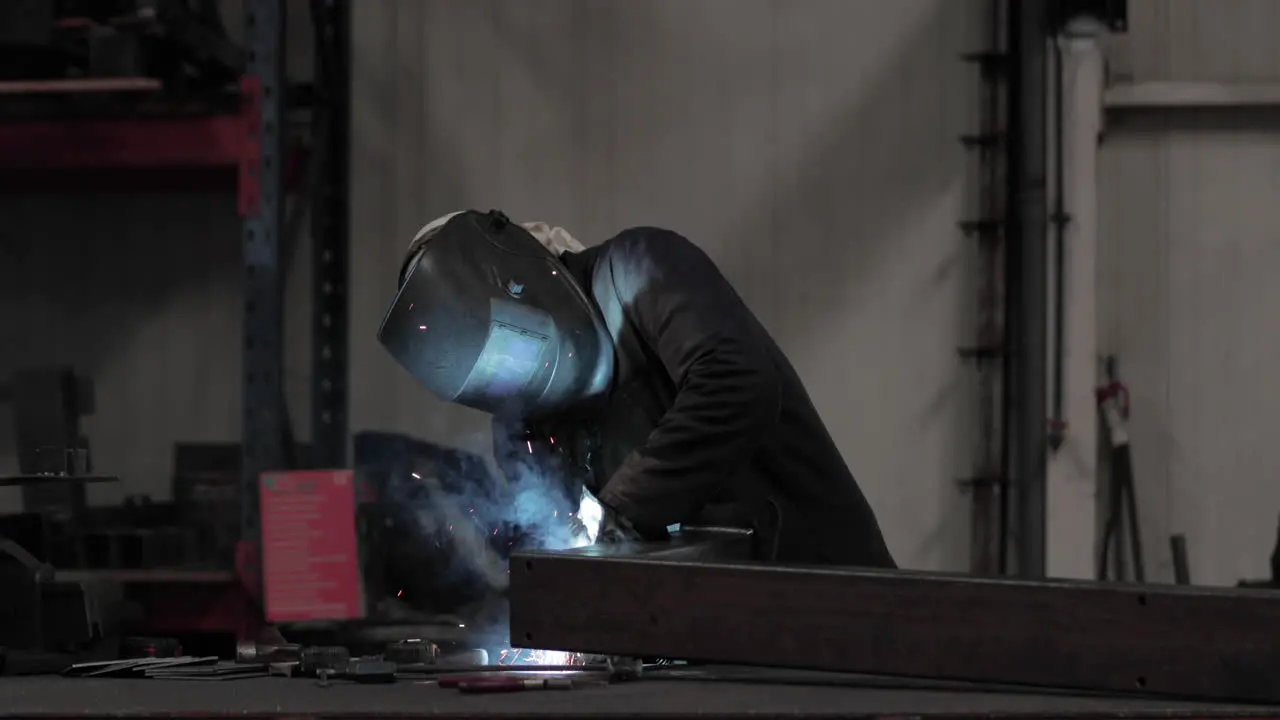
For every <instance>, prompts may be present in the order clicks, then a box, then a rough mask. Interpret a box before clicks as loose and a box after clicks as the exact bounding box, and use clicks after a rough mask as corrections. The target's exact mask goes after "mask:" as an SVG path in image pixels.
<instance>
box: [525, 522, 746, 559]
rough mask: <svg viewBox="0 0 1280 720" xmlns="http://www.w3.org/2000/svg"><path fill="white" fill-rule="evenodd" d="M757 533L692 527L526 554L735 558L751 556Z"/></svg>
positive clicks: (720, 528) (731, 529)
mask: <svg viewBox="0 0 1280 720" xmlns="http://www.w3.org/2000/svg"><path fill="white" fill-rule="evenodd" d="M754 536H755V534H754V533H753V532H752V531H750V530H746V529H743V528H729V527H689V528H684V529H682V530H679V531H677V532H674V533H672V534H671V537H670V538H668V539H666V540H660V541H655V542H632V543H621V544H596V545H587V546H585V547H580V548H573V549H570V550H544V551H537V552H536V553H535V552H530V553H522V554H521V555H520V556H524V555H537V554H544V553H545V554H549V555H557V556H558V555H562V556H565V557H595V558H620V557H633V558H634V557H642V558H648V559H651V560H687V561H699V562H732V561H739V560H742V561H745V560H751V559H752V556H753V553H754V539H755V538H754Z"/></svg>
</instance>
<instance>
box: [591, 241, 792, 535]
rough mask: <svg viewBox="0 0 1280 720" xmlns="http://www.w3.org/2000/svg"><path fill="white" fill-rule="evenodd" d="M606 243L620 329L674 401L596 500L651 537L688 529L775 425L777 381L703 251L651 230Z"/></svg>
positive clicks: (762, 344) (746, 317) (752, 322)
mask: <svg viewBox="0 0 1280 720" xmlns="http://www.w3.org/2000/svg"><path fill="white" fill-rule="evenodd" d="M614 244H615V247H614V248H611V252H610V253H609V256H608V262H609V270H610V272H611V274H612V281H613V283H614V286H615V288H616V290H617V293H618V297H619V298H620V299H621V301H622V309H623V316H624V323H625V326H626V327H628V330H629V331H630V332H634V333H635V334H636V335H637V336H638V340H640V341H641V342H642V343H643V344H644V345H645V346H646V347H647V348H648V349H649V350H650V351H651V352H650V355H651V356H652V357H656V359H657V360H658V361H659V362H660V363H661V365H662V366H663V367H664V368H665V369H666V372H667V373H668V375H669V376H670V378H671V380H672V383H673V384H674V386H675V389H676V394H675V398H674V400H673V402H672V405H671V407H670V409H669V410H668V411H667V413H666V415H664V416H663V418H662V420H661V421H660V422H659V423H658V425H657V427H656V428H655V429H654V430H653V431H652V433H650V435H649V438H648V440H647V442H645V444H644V445H643V446H642V447H640V448H638V449H637V450H635V451H634V452H632V453H631V454H630V455H629V456H628V457H627V458H626V459H625V460H624V461H623V463H622V465H621V466H620V467H619V469H618V470H617V471H616V472H615V473H614V474H613V476H612V477H611V478H610V479H609V481H608V482H607V483H606V484H605V486H604V488H602V490H601V492H600V494H599V499H600V501H601V502H602V503H604V504H605V505H607V506H609V507H611V508H613V509H614V510H615V511H617V512H618V513H619V514H620V515H622V516H623V517H624V518H626V519H627V520H629V521H630V522H631V523H632V524H633V525H634V526H635V527H636V529H637V530H640V531H641V533H642V534H650V533H654V532H655V531H657V532H660V531H661V529H664V528H666V527H667V526H668V525H671V524H673V523H678V522H685V521H687V520H688V519H689V518H690V517H691V516H692V515H693V514H694V513H696V512H697V511H698V510H700V509H701V508H702V507H703V506H704V505H705V504H707V503H708V502H709V501H710V500H712V499H713V498H715V497H716V495H717V494H718V493H720V492H721V491H722V490H723V489H725V487H726V483H729V482H731V481H732V480H733V478H735V477H736V476H738V475H739V471H740V469H741V468H742V466H743V465H744V464H746V463H747V462H749V461H750V459H751V457H752V455H753V454H754V451H755V449H756V448H757V447H758V446H759V444H760V443H761V441H763V440H764V439H765V438H767V437H769V436H770V435H771V433H772V432H773V430H774V428H775V426H776V425H777V422H778V414H779V378H778V372H777V369H776V367H775V365H774V362H773V358H772V355H771V353H770V350H769V345H768V343H767V341H766V340H765V337H766V336H765V334H764V331H763V328H761V326H760V325H759V323H758V321H757V320H756V319H755V317H754V316H753V315H752V314H751V312H750V311H749V310H748V309H747V307H746V305H745V304H743V302H742V300H741V299H740V298H739V297H738V294H737V292H735V291H734V289H733V288H732V287H731V286H730V284H729V282H728V280H726V279H725V278H724V276H723V275H721V273H720V270H719V269H718V268H717V267H716V266H715V263H713V262H712V261H711V259H710V258H709V257H707V255H706V254H705V253H703V252H702V250H700V249H699V248H698V247H697V246H695V245H694V244H693V243H691V242H689V241H688V240H686V239H684V238H683V237H681V236H679V235H677V234H675V233H672V232H668V231H664V230H656V229H639V230H632V231H628V232H627V233H624V234H623V235H621V236H619V237H618V238H616V239H615V240H614ZM597 281H598V280H597Z"/></svg>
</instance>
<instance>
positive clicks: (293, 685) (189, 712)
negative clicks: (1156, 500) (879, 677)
mask: <svg viewBox="0 0 1280 720" xmlns="http://www.w3.org/2000/svg"><path fill="white" fill-rule="evenodd" d="M694 715H697V716H701V717H735V716H736V717H746V716H752V717H770V716H773V717H778V716H814V717H817V716H823V717H857V718H884V717H886V716H897V717H903V716H911V717H915V718H919V717H922V716H944V715H945V716H952V717H957V716H959V717H970V718H971V717H991V716H1001V717H1004V718H1019V717H1024V718H1054V719H1055V720H1060V719H1062V718H1067V717H1075V718H1084V717H1110V718H1121V717H1123V718H1146V717H1160V718H1168V717H1186V718H1197V719H1203V718H1211V717H1221V718H1246V717H1250V718H1268V717H1269V718H1280V708H1263V707H1257V706H1232V705H1206V704H1194V703H1179V702H1169V701H1153V700H1140V699H1107V698H1098V697H1080V696H1076V697H1071V696H1065V695H1053V694H1030V693H1005V692H1000V693H995V692H966V691H959V690H925V689H919V688H911V687H832V686H814V685H809V686H800V685H783V684H772V683H770V684H760V683H740V682H734V683H730V682H704V681H695V680H659V679H645V680H641V681H638V682H633V683H628V684H622V685H611V686H600V687H589V688H582V689H575V690H562V691H539V692H524V693H514V694H505V695H461V694H459V693H458V692H457V691H454V690H442V689H440V688H438V687H436V686H435V685H434V684H432V683H429V682H427V681H417V682H414V681H401V682H399V683H397V684H396V685H350V684H343V683H336V682H335V683H334V684H333V685H331V686H330V687H327V688H325V687H319V686H318V685H317V684H316V683H315V682H314V681H311V680H286V679H281V678H255V679H241V680H228V681H176V680H174V681H170V680H113V679H97V678H94V679H64V678H57V677H38V678H0V717H3V718H16V717H39V716H43V717H55V716H56V717H78V718H90V717H101V718H106V717H113V718H115V717H173V716H184V717H188V718H194V717H230V716H235V717H241V718H245V717H271V716H274V717H289V718H291V719H293V720H298V719H300V718H311V717H342V718H356V717H370V716H381V717H397V718H414V717H423V718H425V717H436V718H442V717H481V716H484V717H533V716H539V717H567V716H577V717H646V716H647V717H657V716H680V717H689V716H694Z"/></svg>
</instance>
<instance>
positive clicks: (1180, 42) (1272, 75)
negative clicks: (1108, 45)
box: [1113, 0, 1280, 82]
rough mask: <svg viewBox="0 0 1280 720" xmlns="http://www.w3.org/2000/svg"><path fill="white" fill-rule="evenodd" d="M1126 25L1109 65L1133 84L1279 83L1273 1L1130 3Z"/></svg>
mask: <svg viewBox="0 0 1280 720" xmlns="http://www.w3.org/2000/svg"><path fill="white" fill-rule="evenodd" d="M1129 25H1130V27H1129V33H1128V34H1127V36H1126V37H1124V38H1121V39H1118V42H1117V43H1116V46H1117V53H1116V55H1115V56H1114V57H1113V65H1114V68H1115V69H1116V70H1117V71H1119V73H1120V74H1121V75H1126V76H1129V75H1131V76H1132V79H1134V80H1137V81H1150V80H1175V81H1188V82H1199V81H1211V82H1233V81H1234V82H1248V81H1275V80H1277V79H1278V78H1277V75H1276V68H1277V67H1280V45H1277V44H1276V42H1275V32H1274V31H1275V28H1276V27H1277V26H1280V3H1277V2H1274V0H1129Z"/></svg>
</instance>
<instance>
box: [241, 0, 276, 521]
mask: <svg viewBox="0 0 1280 720" xmlns="http://www.w3.org/2000/svg"><path fill="white" fill-rule="evenodd" d="M244 21H245V36H246V42H247V44H248V64H247V67H246V70H245V78H244V82H243V88H244V102H245V119H246V122H247V123H248V125H249V142H248V143H247V147H248V149H247V151H246V155H245V160H244V163H243V165H242V170H241V196H240V201H241V214H242V215H243V217H244V237H243V242H242V247H243V256H244V258H243V260H244V335H243V340H244V346H243V353H244V368H243V378H242V382H243V400H242V402H243V431H242V439H241V442H242V447H243V465H242V470H241V471H242V473H243V476H242V483H241V498H240V501H241V502H240V507H241V513H240V515H241V536H242V540H244V541H246V542H249V543H252V542H254V541H256V540H257V539H258V537H259V513H258V478H259V476H260V475H261V474H262V473H263V472H265V471H268V470H273V469H278V468H282V467H284V465H285V462H286V460H287V455H286V448H285V442H286V434H287V433H286V431H285V428H286V424H285V423H286V418H285V412H286V409H285V404H284V393H283V390H282V386H281V375H282V374H283V371H284V343H283V335H284V332H283V329H284V307H283V306H284V280H283V275H284V272H283V268H282V267H281V264H280V243H281V235H282V234H283V232H284V183H283V166H284V162H283V150H284V147H283V146H284V124H285V122H284V121H285V117H284V109H285V90H286V88H285V68H284V37H285V9H284V2H283V0H245V14H244Z"/></svg>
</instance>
